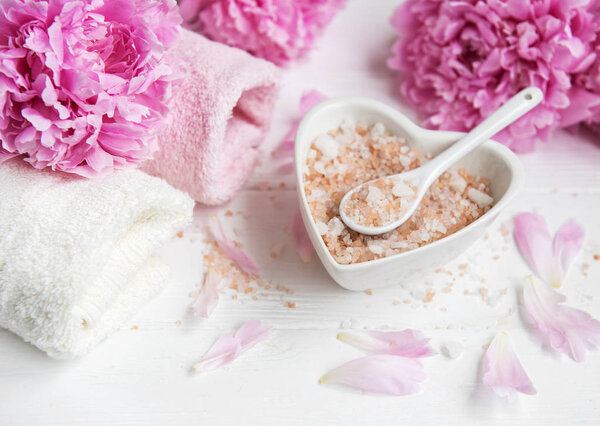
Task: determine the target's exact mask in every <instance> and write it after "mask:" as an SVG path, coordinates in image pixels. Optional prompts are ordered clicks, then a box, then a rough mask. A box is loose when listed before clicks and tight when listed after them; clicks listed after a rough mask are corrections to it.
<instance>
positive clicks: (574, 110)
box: [562, 0, 600, 133]
mask: <svg viewBox="0 0 600 426" xmlns="http://www.w3.org/2000/svg"><path fill="white" fill-rule="evenodd" d="M592 10H593V14H592V17H591V18H590V19H592V21H591V22H584V23H582V24H581V25H586V26H593V27H594V28H595V29H596V38H595V40H594V41H593V43H591V51H592V53H591V54H590V58H589V59H588V60H589V61H590V62H592V65H591V66H590V67H588V68H587V69H585V70H583V71H581V72H579V73H577V74H576V75H575V76H574V77H573V87H572V88H571V91H570V93H569V98H570V99H571V106H572V107H571V108H568V109H567V111H565V112H564V113H563V114H562V124H563V125H565V126H570V125H572V124H575V123H578V122H581V121H583V122H584V123H587V124H588V125H590V127H591V128H592V129H594V130H596V132H597V133H600V131H599V130H600V0H595V2H594V5H593V6H592Z"/></svg>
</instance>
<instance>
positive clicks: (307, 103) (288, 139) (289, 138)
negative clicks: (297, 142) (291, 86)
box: [276, 90, 327, 155]
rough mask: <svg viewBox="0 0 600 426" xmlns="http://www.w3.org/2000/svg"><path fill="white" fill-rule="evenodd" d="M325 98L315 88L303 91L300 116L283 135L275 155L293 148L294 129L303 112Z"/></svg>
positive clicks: (325, 97) (290, 150)
mask: <svg viewBox="0 0 600 426" xmlns="http://www.w3.org/2000/svg"><path fill="white" fill-rule="evenodd" d="M325 99H327V96H325V95H324V94H322V93H320V92H317V91H316V90H310V91H308V92H305V93H304V94H303V95H302V97H301V98H300V118H298V120H297V121H296V122H295V123H294V125H293V126H292V128H291V129H290V131H289V132H288V133H287V134H286V135H285V137H284V138H283V141H281V145H279V147H278V148H277V150H276V153H277V155H279V153H281V152H289V153H290V154H291V152H292V151H293V149H294V139H295V138H296V130H298V125H299V124H300V121H301V120H302V117H304V114H306V113H307V112H308V110H310V109H311V108H312V107H314V106H315V105H316V104H318V103H319V102H321V101H324V100H325Z"/></svg>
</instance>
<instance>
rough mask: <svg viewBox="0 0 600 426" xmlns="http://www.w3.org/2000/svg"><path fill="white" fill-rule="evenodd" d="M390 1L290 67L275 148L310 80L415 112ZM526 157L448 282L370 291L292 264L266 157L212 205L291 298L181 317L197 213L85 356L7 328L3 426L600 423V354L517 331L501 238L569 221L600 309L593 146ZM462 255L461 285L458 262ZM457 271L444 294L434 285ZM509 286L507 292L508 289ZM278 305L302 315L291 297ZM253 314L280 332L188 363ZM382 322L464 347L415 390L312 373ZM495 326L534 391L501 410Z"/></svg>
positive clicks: (2, 335) (559, 138)
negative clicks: (522, 216) (206, 364)
mask: <svg viewBox="0 0 600 426" xmlns="http://www.w3.org/2000/svg"><path fill="white" fill-rule="evenodd" d="M397 3H398V1H394V0H391V1H383V0H380V1H377V2H365V1H362V2H361V1H358V0H356V1H350V2H349V4H348V6H347V8H346V9H345V10H344V11H343V12H341V13H340V14H339V15H338V17H337V18H336V19H335V21H334V22H333V23H332V25H331V26H330V27H329V29H328V30H327V32H326V34H325V35H324V36H323V38H322V39H321V40H320V43H319V47H318V48H317V49H316V50H315V51H313V52H312V54H311V55H310V57H309V59H308V60H307V61H304V62H302V63H300V64H297V65H294V66H292V67H291V68H289V69H288V70H287V71H286V73H285V85H284V87H283V89H282V91H281V97H280V100H279V103H278V106H277V111H276V114H275V117H274V119H273V128H272V130H271V132H270V133H269V135H268V140H267V145H268V146H270V147H272V146H275V144H276V143H277V142H278V141H279V140H280V139H281V138H282V137H283V135H284V134H285V133H286V131H287V130H288V128H289V126H290V124H291V123H292V121H293V119H294V117H295V115H296V111H297V103H298V99H299V97H300V94H301V93H302V92H303V91H304V90H308V89H313V88H315V89H318V90H320V91H322V92H324V93H326V94H328V95H330V96H336V95H366V96H372V97H374V98H377V99H380V100H383V101H386V102H389V103H391V104H393V105H396V106H397V107H398V108H400V109H402V110H404V111H405V112H407V113H408V114H409V115H411V116H414V114H412V113H411V111H409V110H408V109H407V108H406V107H405V106H403V105H402V104H401V103H400V102H399V101H398V99H397V98H396V97H395V96H394V93H393V90H394V79H393V76H392V74H390V72H389V71H387V70H386V69H385V67H384V66H383V65H382V63H383V61H384V60H385V58H386V57H387V55H388V49H389V46H390V44H391V42H392V41H393V38H394V35H393V32H392V30H391V28H390V27H389V25H388V18H389V16H390V15H391V13H392V10H393V9H394V7H395V6H396V4H397ZM265 157H266V158H268V156H265ZM521 158H522V160H523V162H524V164H525V167H526V171H527V175H528V176H527V184H526V188H525V189H524V190H523V191H522V193H521V194H520V195H519V196H518V197H517V198H516V199H515V201H514V202H513V203H512V204H511V205H510V206H509V208H508V209H507V210H506V211H505V212H504V214H503V215H502V216H501V217H500V218H499V219H498V220H497V221H496V223H495V224H494V226H493V228H492V229H491V230H490V232H489V238H488V239H487V240H481V241H479V242H478V243H477V244H476V246H474V247H472V248H470V249H469V250H468V251H467V252H466V253H465V254H464V255H463V256H462V257H461V258H459V259H457V260H456V261H455V262H453V263H452V264H450V265H448V267H447V269H448V270H449V271H451V272H452V273H453V274H454V275H453V276H450V275H449V274H447V273H441V274H432V275H427V276H423V277H422V278H421V279H420V280H419V281H415V282H414V283H412V284H411V285H410V286H407V287H406V288H400V287H396V288H388V289H382V290H375V291H374V292H373V295H367V294H365V293H351V292H348V291H346V290H343V289H342V288H340V287H338V286H337V285H336V284H335V283H334V282H333V281H332V280H331V279H330V278H329V276H328V275H327V273H326V272H325V270H324V269H323V267H322V266H321V264H320V263H319V260H318V259H316V258H313V260H312V261H311V262H310V263H309V264H303V263H302V262H301V261H300V260H299V258H298V257H297V255H296V253H295V252H294V247H293V245H292V243H291V240H290V237H289V235H288V234H286V232H285V231H284V228H286V227H287V226H288V225H289V222H290V218H291V215H292V212H293V210H294V205H295V193H294V188H293V187H292V177H291V176H289V177H286V176H284V177H282V176H279V175H276V174H274V173H273V172H272V169H273V167H272V164H270V163H268V162H265V164H263V165H262V166H261V167H260V168H259V169H258V170H257V171H256V173H255V175H254V177H253V179H252V181H251V183H250V184H249V186H248V188H247V189H245V190H244V191H243V192H242V193H241V194H240V195H239V196H238V197H237V198H236V199H235V200H234V201H233V202H231V203H230V204H229V205H227V206H224V207H223V208H221V209H217V211H219V212H221V213H222V212H224V211H225V210H226V209H231V210H232V211H238V210H241V211H243V212H245V213H246V214H247V215H248V219H247V220H246V219H243V218H242V217H241V216H238V217H237V218H236V219H235V221H234V220H231V219H227V220H224V223H225V224H226V226H233V225H235V228H236V229H237V230H238V232H239V234H240V236H239V240H240V241H241V242H242V243H243V244H244V246H245V247H246V248H247V249H248V250H249V251H250V252H251V253H252V254H253V256H254V257H255V258H256V259H257V261H258V263H259V264H260V267H261V269H262V271H263V273H264V276H265V277H266V278H267V279H268V280H270V281H272V282H273V283H275V284H281V285H285V286H286V287H288V288H290V289H292V290H293V291H294V294H283V293H281V292H277V291H274V290H271V291H270V292H269V297H268V298H266V299H261V300H252V298H251V295H240V296H239V298H238V299H237V300H235V299H232V298H231V296H229V295H226V296H224V297H222V298H221V301H220V303H219V306H218V307H217V309H216V311H215V313H214V314H213V316H212V317H211V318H210V319H208V320H200V319H196V318H194V317H193V316H191V315H190V311H189V306H190V303H191V302H192V298H191V297H190V293H191V292H193V291H194V289H196V288H197V287H198V285H199V283H200V281H201V277H202V256H203V247H202V242H201V240H202V234H201V232H200V229H201V227H202V226H203V224H204V222H205V219H206V217H207V214H208V213H212V212H213V211H214V210H212V211H207V210H204V209H201V208H197V214H196V217H195V222H194V226H192V227H191V228H189V229H188V230H186V231H185V235H184V237H183V238H181V239H175V240H173V241H172V242H171V243H169V244H168V245H167V246H166V247H164V248H163V249H162V250H161V252H162V255H163V257H164V259H165V260H166V261H167V262H168V263H169V264H170V266H171V267H172V278H171V283H170V285H169V287H168V288H167V289H166V290H165V291H164V292H163V293H162V294H161V295H160V296H159V297H158V298H157V299H155V300H154V301H153V302H151V303H150V304H149V305H148V306H147V307H146V308H144V309H143V310H142V311H141V312H140V313H139V315H137V317H136V318H134V319H133V320H132V321H131V322H130V323H129V324H127V325H126V326H125V327H124V328H123V329H122V330H121V331H120V332H119V333H117V334H116V335H114V336H112V337H111V338H109V339H108V340H107V341H106V342H105V343H103V344H101V345H100V346H99V347H98V348H97V349H96V350H95V351H94V352H92V353H91V354H90V355H89V356H87V357H85V358H83V359H80V360H76V361H72V362H61V361H56V360H53V359H50V358H48V357H47V356H46V355H45V354H43V353H41V352H40V351H38V350H36V349H35V348H33V347H32V346H30V345H28V344H26V343H24V342H22V341H21V339H20V338H18V337H16V336H14V335H13V334H11V333H9V332H7V331H5V330H2V331H0V425H2V426H4V425H11V426H12V425H122V424H123V425H125V424H127V425H192V424H193V425H216V424H236V425H237V424H257V425H267V424H268V425H290V424H299V425H312V424H319V425H320V424H340V425H353V424H357V425H358V424H406V423H408V422H410V423H414V424H436V425H437V424H456V425H470V424H473V425H479V424H502V425H506V424H514V425H517V424H519V425H523V424H527V425H538V424H539V425H567V424H578V425H583V424H587V425H598V424H600V354H599V353H591V354H590V356H589V358H588V360H587V361H586V362H585V363H581V364H577V363H575V362H573V361H571V360H570V359H568V358H566V357H564V356H562V357H556V356H553V355H550V354H549V353H548V352H546V351H544V350H542V349H541V347H540V344H539V342H538V341H537V340H535V339H533V338H532V337H531V336H530V335H529V334H528V333H527V332H526V331H525V330H524V328H523V326H522V323H521V321H520V319H519V316H518V311H517V304H516V291H517V290H518V289H519V288H520V286H521V283H522V279H523V277H524V276H525V275H526V274H527V273H528V269H527V267H526V266H525V264H524V263H523V261H522V260H521V259H520V257H519V255H518V254H517V251H516V248H515V246H514V243H513V242H512V238H511V237H510V235H505V234H507V231H508V230H510V229H511V218H512V217H513V215H514V214H515V213H516V212H519V211H523V210H534V211H539V212H542V213H543V214H545V215H546V217H547V218H548V220H549V222H550V224H551V226H552V227H553V228H556V227H557V226H558V225H559V224H560V223H562V222H563V221H564V220H566V219H567V218H569V217H575V218H577V219H578V220H579V221H580V222H581V223H583V224H584V226H585V229H586V232H587V238H586V243H585V247H584V251H583V253H582V254H581V255H580V256H579V257H578V259H577V262H576V264H575V265H574V267H573V269H572V270H571V272H570V274H569V278H568V281H567V283H566V285H565V286H564V289H563V291H564V293H565V294H566V295H567V297H568V300H569V302H570V303H571V304H572V305H574V306H577V307H580V308H583V309H585V310H587V311H589V312H590V313H591V314H592V315H594V316H595V317H597V318H598V317H600V282H599V278H600V261H595V260H594V259H593V254H595V253H600V220H599V219H598V211H599V209H600V198H599V196H600V144H599V143H598V141H597V139H596V140H594V137H593V136H592V135H589V134H588V135H579V136H575V135H570V134H566V133H558V134H556V136H555V137H554V139H553V140H552V141H550V142H549V143H547V144H544V145H541V146H540V148H539V150H538V151H537V152H536V153H535V154H530V155H523V156H522V157H521ZM282 180H283V181H284V182H286V188H284V189H282V188H280V187H279V183H280V182H281V181H282ZM264 182H268V184H265V183H264ZM266 187H268V188H266ZM272 195H275V196H276V198H275V201H274V200H271V199H270V198H269V197H270V196H272ZM278 207H279V208H278ZM278 242H284V243H285V249H284V252H283V254H282V256H281V258H280V259H277V260H273V259H271V258H270V256H269V250H270V248H271V246H273V245H274V244H276V243H278ZM465 263H466V264H468V265H469V267H468V269H467V270H466V272H465V273H464V276H462V277H461V276H460V272H463V271H462V270H460V269H459V268H458V265H461V264H465ZM586 265H587V266H586ZM452 278H456V279H455V280H454V281H453V282H454V286H453V289H452V292H451V293H444V292H442V289H443V288H444V287H445V286H446V283H448V282H451V281H452ZM482 287H485V289H487V291H488V299H487V300H484V297H483V296H482V295H481V293H480V288H482ZM502 289H508V291H507V294H506V295H505V296H502V295H501V293H500V292H501V291H502ZM426 290H431V291H434V292H435V294H436V295H435V297H434V298H433V301H432V302H430V303H423V302H422V301H421V300H420V299H422V298H423V295H424V294H425V291H426ZM466 290H468V291H469V293H470V294H469V295H465V291H466ZM395 300H397V301H400V302H401V303H400V304H394V301H395ZM404 300H409V301H411V303H410V304H405V303H403V301H404ZM286 301H289V302H293V303H295V304H296V308H295V309H290V308H287V307H285V306H284V303H285V302H286ZM247 319H260V320H262V321H264V322H265V323H267V324H269V325H270V326H271V327H273V330H274V331H273V334H272V337H271V338H270V339H269V340H268V341H266V342H264V343H262V344H260V345H258V346H256V347H255V349H253V350H252V351H250V352H248V353H247V354H245V355H244V356H243V357H242V358H240V359H238V360H237V361H236V362H235V363H234V364H232V365H230V366H229V367H228V368H227V369H224V370H221V371H215V372H213V373H211V374H208V375H205V376H198V375H196V374H194V373H192V372H191V371H190V367H191V365H192V364H193V363H194V362H195V361H196V360H198V358H199V357H200V356H201V355H202V354H203V353H204V352H205V350H206V349H207V348H208V347H209V346H210V345H211V344H212V343H213V342H214V340H215V339H216V338H217V337H218V336H219V335H220V334H222V333H224V332H229V331H232V330H233V329H234V328H236V327H237V326H239V325H240V324H241V323H242V322H243V321H245V320H247ZM132 327H133V328H132ZM388 327H389V328H398V329H402V328H405V327H412V328H416V329H420V330H422V331H424V332H425V333H426V334H427V335H428V336H430V337H432V338H433V344H434V346H435V347H436V348H438V349H439V347H440V346H441V345H442V344H444V342H449V341H452V342H455V341H458V342H461V344H462V345H464V351H463V353H462V355H461V356H460V357H459V358H458V359H456V360H451V359H448V358H445V357H444V356H442V355H439V356H435V357H432V358H428V359H426V360H425V361H424V364H425V367H426V370H427V373H428V376H429V377H428V380H427V381H426V382H425V383H424V385H423V387H422V391H421V393H419V394H416V395H412V396H406V397H386V396H376V395H367V394H361V393H359V392H352V391H348V390H344V389H340V388H335V387H331V386H322V385H319V384H318V383H317V381H318V379H319V378H320V377H321V375H322V374H323V373H325V372H326V371H328V370H329V369H331V368H333V367H335V366H338V365H340V364H341V363H343V362H346V361H348V360H350V359H353V358H356V357H358V356H361V355H362V354H361V352H359V351H358V350H356V349H354V348H352V347H350V346H347V345H345V344H343V343H341V342H338V341H337V340H336V334H337V333H338V332H339V330H340V329H347V328H350V329H374V328H388ZM499 330H506V331H508V332H509V334H510V335H511V336H512V339H513V343H514V346H515V348H516V350H517V352H518V354H519V355H520V358H521V360H522V362H523V364H524V366H525V368H526V370H527V372H528V373H529V375H530V377H531V378H532V380H533V382H534V384H535V386H536V388H537V390H538V395H537V396H519V398H518V399H517V400H516V401H514V402H512V403H508V402H504V401H500V400H497V399H496V398H494V397H492V396H490V395H489V393H488V392H486V391H485V390H482V389H481V388H480V385H479V383H480V380H479V376H478V368H479V364H480V361H481V357H482V354H483V352H484V349H483V345H486V344H487V343H489V342H490V340H491V338H492V337H493V336H494V335H495V333H496V332H497V331H499Z"/></svg>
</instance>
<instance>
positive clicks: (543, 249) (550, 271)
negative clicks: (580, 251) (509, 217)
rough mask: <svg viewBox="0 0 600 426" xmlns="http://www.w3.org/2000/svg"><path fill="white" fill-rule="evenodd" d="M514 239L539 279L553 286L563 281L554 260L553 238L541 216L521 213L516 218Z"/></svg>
mask: <svg viewBox="0 0 600 426" xmlns="http://www.w3.org/2000/svg"><path fill="white" fill-rule="evenodd" d="M514 237H515V241H516V243H517V246H518V247H519V251H520V252H521V255H522V256H523V258H524V259H525V261H526V262H527V263H528V264H529V266H530V267H531V269H533V271H534V272H535V273H536V274H537V276H538V277H540V278H541V279H542V280H544V281H545V282H547V283H549V284H553V285H554V284H555V283H557V282H560V281H561V280H560V277H559V274H558V270H557V266H556V262H555V259H554V252H553V249H552V236H551V235H550V232H549V231H548V225H546V221H545V220H544V218H543V217H542V216H541V215H538V214H534V213H519V214H518V215H517V216H516V217H515V229H514Z"/></svg>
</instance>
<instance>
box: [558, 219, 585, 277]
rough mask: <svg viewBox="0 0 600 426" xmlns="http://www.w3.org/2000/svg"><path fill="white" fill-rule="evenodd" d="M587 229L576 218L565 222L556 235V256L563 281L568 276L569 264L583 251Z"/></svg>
mask: <svg viewBox="0 0 600 426" xmlns="http://www.w3.org/2000/svg"><path fill="white" fill-rule="evenodd" d="M584 238H585V231H584V230H583V228H582V227H581V226H580V225H579V224H578V223H577V222H576V221H574V220H569V221H567V222H565V224H564V225H563V226H561V228H560V229H559V230H558V232H557V233H556V235H555V236H554V243H553V246H554V247H553V249H554V258H555V259H556V262H557V265H558V268H559V273H560V277H561V281H562V280H563V279H564V278H565V277H566V275H567V271H568V270H569V266H571V263H573V259H575V256H577V254H578V253H579V252H580V251H581V247H582V246H583V240H584Z"/></svg>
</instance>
